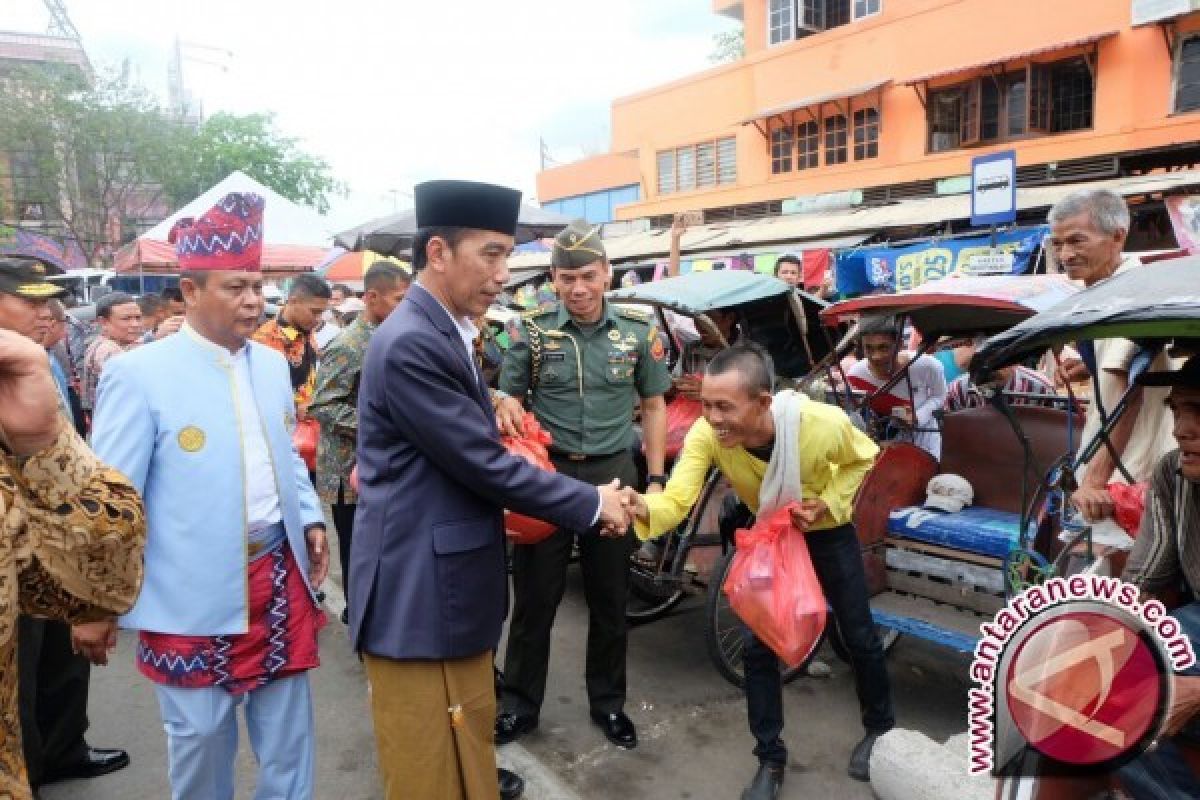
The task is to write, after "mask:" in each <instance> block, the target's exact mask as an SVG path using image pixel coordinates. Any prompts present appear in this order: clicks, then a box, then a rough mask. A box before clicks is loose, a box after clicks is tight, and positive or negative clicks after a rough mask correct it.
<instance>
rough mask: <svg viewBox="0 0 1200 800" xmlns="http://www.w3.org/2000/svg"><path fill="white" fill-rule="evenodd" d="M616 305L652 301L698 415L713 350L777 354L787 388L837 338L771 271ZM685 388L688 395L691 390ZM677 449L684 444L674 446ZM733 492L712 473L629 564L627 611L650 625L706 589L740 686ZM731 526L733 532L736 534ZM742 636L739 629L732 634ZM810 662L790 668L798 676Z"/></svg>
mask: <svg viewBox="0 0 1200 800" xmlns="http://www.w3.org/2000/svg"><path fill="white" fill-rule="evenodd" d="M608 298H609V300H610V301H611V302H613V303H617V304H621V305H636V306H640V307H643V308H644V307H649V308H650V309H652V310H653V312H654V314H655V316H656V317H657V319H658V322H659V330H660V331H661V333H662V335H663V337H664V346H665V347H666V348H667V350H668V363H669V365H670V366H671V369H672V373H673V375H674V376H675V377H676V379H677V380H676V386H677V387H678V390H677V391H676V395H675V396H674V397H672V398H670V399H669V400H668V418H669V419H670V418H671V415H672V414H673V411H674V409H673V408H672V404H675V403H681V404H682V403H685V402H687V401H689V400H690V401H691V403H692V413H693V416H691V417H690V420H691V421H694V420H695V418H696V417H697V416H698V415H699V413H700V410H699V401H698V399H696V396H697V395H696V393H698V390H699V382H698V375H699V374H701V373H703V370H704V366H705V363H706V361H707V359H708V358H710V357H711V355H712V354H714V353H715V352H717V351H719V350H720V349H723V348H724V347H727V346H729V345H730V344H732V343H733V342H734V341H736V340H738V339H740V338H741V337H746V338H747V339H749V340H752V341H754V342H756V343H758V344H760V345H762V346H763V347H764V348H766V350H767V352H768V353H770V355H771V358H772V360H773V362H774V366H775V373H776V377H777V379H778V381H779V383H780V388H782V387H783V386H784V385H795V384H796V383H797V382H798V381H801V380H803V379H804V378H805V377H806V376H808V375H809V374H810V373H811V372H813V370H814V367H816V366H818V365H823V364H828V363H830V362H829V354H830V353H831V352H832V351H833V349H834V343H833V341H832V339H831V338H830V337H829V335H828V333H827V332H826V330H825V329H824V328H823V326H822V325H821V322H820V317H819V315H820V311H821V309H822V308H824V307H825V306H826V303H825V302H824V301H822V300H820V299H818V298H816V297H813V296H811V295H808V294H805V293H804V292H800V291H797V290H795V289H793V288H791V287H790V286H789V285H788V284H786V283H784V282H783V281H781V280H779V279H777V278H775V277H772V276H768V275H761V274H757V273H754V272H749V271H743V270H718V271H714V272H696V273H691V274H689V275H682V276H678V277H673V278H666V279H664V280H660V281H654V282H653V283H644V284H641V285H638V286H632V287H627V288H624V289H619V290H616V291H612V292H609V294H608ZM686 395H691V397H688V396H686ZM688 427H690V421H689V420H688V419H687V418H682V419H680V420H679V421H678V425H677V428H676V429H675V430H672V429H669V430H668V453H667V455H668V459H670V458H671V457H672V455H673V453H672V442H674V444H675V446H676V447H677V446H678V445H680V444H681V443H682V436H683V434H685V433H686V431H687V429H688ZM675 454H677V449H676V451H675ZM731 496H732V492H731V491H730V489H729V486H728V484H727V483H726V482H725V481H724V480H723V479H722V478H721V477H720V475H719V473H717V472H715V471H714V472H713V473H712V474H710V475H709V478H708V481H707V483H706V484H705V487H704V489H703V491H702V492H701V495H700V498H699V499H698V500H697V502H696V505H695V507H694V508H693V509H692V513H691V514H690V515H689V516H688V518H687V519H686V520H685V521H684V522H683V524H682V525H680V526H679V528H677V529H676V530H674V531H672V532H670V533H668V534H667V535H666V536H664V537H662V539H661V540H660V541H659V542H658V543H657V546H656V547H653V548H648V549H649V550H650V552H651V555H650V556H649V557H647V555H646V553H645V552H644V551H643V552H639V553H638V554H635V556H634V557H633V559H632V560H631V563H630V572H631V575H630V596H629V601H628V605H627V606H626V618H627V619H628V620H629V621H630V622H631V623H634V624H637V623H646V622H650V621H652V620H656V619H659V618H661V617H663V616H666V615H667V614H668V613H670V612H671V611H672V610H673V609H674V608H675V607H677V606H678V605H679V604H680V603H681V602H683V600H684V599H685V598H686V597H687V596H688V595H689V594H695V593H698V592H699V591H704V592H705V593H706V598H707V600H706V624H705V641H706V645H707V647H708V651H709V655H710V657H711V658H712V660H713V663H714V664H715V665H716V667H717V669H718V670H719V671H720V672H721V674H722V675H723V676H724V677H725V678H726V679H728V680H729V681H731V682H732V683H734V684H736V685H738V686H740V685H741V682H742V674H741V648H742V637H741V635H740V633H738V632H737V625H738V622H737V619H736V617H735V616H734V615H733V613H732V611H731V610H730V608H729V604H728V600H727V598H726V597H725V595H724V593H723V592H722V591H721V581H722V579H723V578H724V572H725V570H726V569H727V560H726V559H722V558H720V556H721V548H720V547H719V546H720V545H721V543H722V537H721V532H720V519H721V510H722V506H723V505H724V503H725V501H726V498H727V497H731ZM730 533H731V532H730ZM735 634H736V635H735ZM802 668H803V665H801V666H800V667H797V668H795V669H793V670H789V671H788V672H786V673H785V678H788V679H790V678H792V677H795V675H797V674H799V672H800V670H801V669H802Z"/></svg>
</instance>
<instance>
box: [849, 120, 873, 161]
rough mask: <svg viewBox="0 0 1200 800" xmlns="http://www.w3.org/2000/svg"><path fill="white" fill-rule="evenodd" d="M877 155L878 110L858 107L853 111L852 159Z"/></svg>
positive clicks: (858, 159) (859, 159)
mask: <svg viewBox="0 0 1200 800" xmlns="http://www.w3.org/2000/svg"><path fill="white" fill-rule="evenodd" d="M878 156H879V111H878V110H877V109H874V108H860V109H858V110H857V111H855V112H854V160H855V161H862V160H863V159H867V158H876V157H878Z"/></svg>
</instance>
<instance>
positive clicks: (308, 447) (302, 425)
mask: <svg viewBox="0 0 1200 800" xmlns="http://www.w3.org/2000/svg"><path fill="white" fill-rule="evenodd" d="M320 435H321V424H320V423H319V422H317V421H316V420H315V419H313V418H312V417H305V418H304V419H302V420H300V421H299V422H297V423H296V430H294V431H292V446H293V447H295V448H296V452H297V453H299V454H300V457H301V458H302V459H304V463H305V465H307V466H308V471H309V472H316V471H317V438H318V437H320Z"/></svg>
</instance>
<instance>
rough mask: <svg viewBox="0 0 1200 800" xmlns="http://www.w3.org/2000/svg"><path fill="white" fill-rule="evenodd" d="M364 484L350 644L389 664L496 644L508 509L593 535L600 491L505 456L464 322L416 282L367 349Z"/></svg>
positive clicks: (503, 609)
mask: <svg viewBox="0 0 1200 800" xmlns="http://www.w3.org/2000/svg"><path fill="white" fill-rule="evenodd" d="M358 480H359V487H360V493H359V500H358V510H357V516H356V517H355V522H354V541H353V543H352V544H351V551H350V572H351V573H352V574H353V575H354V581H353V582H352V583H351V584H350V596H349V597H348V598H347V602H348V604H349V608H350V636H351V641H352V642H353V644H354V647H355V649H357V650H359V651H363V652H367V653H370V654H372V655H376V656H381V657H386V658H395V659H452V658H463V657H467V656H474V655H479V654H480V653H483V652H486V651H488V650H491V649H493V648H495V647H496V645H497V643H498V642H499V640H500V628H501V625H502V624H503V622H504V617H505V614H506V613H507V608H508V578H507V575H506V574H505V569H504V520H503V512H502V509H504V508H510V509H512V510H514V511H519V512H521V513H522V514H526V515H529V516H532V517H538V518H541V519H544V520H547V521H549V522H552V523H555V524H556V525H559V526H562V527H564V528H569V529H573V530H586V529H587V528H589V527H590V526H591V524H592V519H593V517H594V515H595V513H596V506H597V503H598V496H597V493H596V488H595V487H594V486H590V485H588V484H586V483H582V482H580V481H577V480H574V479H573V478H568V477H566V476H563V475H556V474H553V473H549V472H544V471H543V470H540V469H538V468H537V467H534V466H532V465H531V464H529V463H528V462H527V461H525V460H524V459H522V458H518V457H516V456H511V455H509V454H508V452H507V451H506V450H505V449H504V447H503V446H502V445H501V444H500V437H499V434H498V432H497V430H496V419H495V415H494V413H493V411H492V403H491V399H490V398H489V396H488V393H487V388H486V387H485V386H484V385H483V383H482V382H481V381H480V378H479V376H478V372H477V371H476V370H475V367H474V365H473V364H472V362H471V359H470V357H469V356H468V355H467V351H466V348H465V346H464V345H463V341H462V337H461V336H460V335H459V331H458V328H457V326H456V325H455V323H454V321H453V320H451V319H450V315H449V314H448V313H447V312H446V310H445V309H444V308H442V306H441V305H440V304H439V303H438V301H437V300H436V299H434V297H433V295H431V294H429V292H428V291H426V290H425V289H424V288H422V287H421V286H420V285H414V286H413V287H412V289H411V290H410V291H409V293H408V296H407V297H406V298H405V300H404V302H403V303H402V304H401V305H400V307H399V308H397V309H396V310H395V311H394V312H393V313H392V315H391V316H390V317H388V319H387V320H386V321H385V322H384V323H383V324H382V325H380V326H379V328H378V330H376V332H375V335H374V336H372V337H371V344H370V346H369V347H368V348H367V356H366V360H365V362H364V365H363V372H362V384H361V387H360V390H359V400H358Z"/></svg>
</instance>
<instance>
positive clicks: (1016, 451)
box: [938, 406, 1083, 515]
mask: <svg viewBox="0 0 1200 800" xmlns="http://www.w3.org/2000/svg"><path fill="white" fill-rule="evenodd" d="M1012 412H1013V415H1014V416H1015V417H1016V419H1017V422H1018V424H1019V425H1020V427H1021V431H1022V432H1023V433H1024V435H1025V436H1026V437H1027V438H1028V439H1029V446H1030V449H1031V451H1032V454H1033V459H1032V463H1030V464H1028V465H1027V464H1026V462H1025V451H1024V448H1023V447H1022V445H1021V440H1020V439H1019V438H1018V437H1017V434H1016V433H1015V432H1014V431H1013V429H1012V425H1011V424H1009V421H1008V420H1007V419H1005V418H1004V416H1003V415H1002V414H1001V413H1000V412H999V411H997V410H996V409H995V408H993V407H991V406H984V407H982V408H968V409H963V410H961V411H953V412H950V413H948V414H946V415H945V417H944V418H943V420H942V460H941V464H940V465H939V468H938V472H939V473H950V474H953V475H961V476H962V477H964V478H966V479H967V482H969V483H970V484H971V488H972V489H974V490H975V506H977V507H981V508H990V509H996V510H999V511H1007V512H1009V513H1010V514H1014V515H1015V514H1020V513H1021V503H1022V500H1023V492H1022V474H1023V473H1024V477H1025V479H1026V483H1025V486H1027V488H1028V491H1029V493H1030V494H1032V493H1033V492H1034V491H1035V490H1036V489H1037V487H1038V485H1039V484H1040V483H1041V482H1042V481H1043V480H1044V479H1045V476H1046V472H1047V470H1049V469H1050V467H1051V466H1052V465H1053V464H1054V463H1055V462H1056V461H1057V460H1059V459H1060V458H1062V456H1063V455H1065V454H1066V453H1067V452H1068V451H1069V450H1073V449H1074V447H1075V446H1076V444H1077V442H1072V443H1071V444H1068V442H1067V430H1068V428H1069V426H1068V424H1067V412H1066V411H1063V410H1061V409H1056V408H1040V407H1034V406H1016V407H1014V408H1012ZM1082 428H1083V419H1082V418H1077V419H1076V424H1075V428H1074V434H1075V438H1076V440H1077V439H1078V435H1079V432H1080V430H1082Z"/></svg>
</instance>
